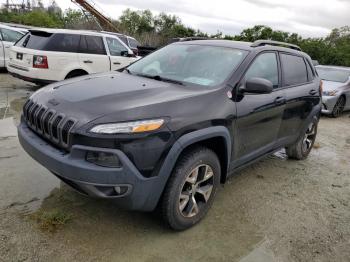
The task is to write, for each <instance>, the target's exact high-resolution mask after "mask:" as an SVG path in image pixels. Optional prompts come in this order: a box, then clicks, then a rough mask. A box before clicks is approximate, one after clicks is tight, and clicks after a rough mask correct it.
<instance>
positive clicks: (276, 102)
mask: <svg viewBox="0 0 350 262" xmlns="http://www.w3.org/2000/svg"><path fill="white" fill-rule="evenodd" d="M284 102H286V99H285V98H284V96H278V97H276V99H275V104H276V105H281V104H283V103H284Z"/></svg>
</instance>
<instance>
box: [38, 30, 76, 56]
mask: <svg viewBox="0 0 350 262" xmlns="http://www.w3.org/2000/svg"><path fill="white" fill-rule="evenodd" d="M79 41H80V35H76V34H54V35H53V36H52V37H51V39H50V41H49V43H48V44H47V46H46V48H45V50H46V51H56V52H71V53H76V52H77V51H78V46H79Z"/></svg>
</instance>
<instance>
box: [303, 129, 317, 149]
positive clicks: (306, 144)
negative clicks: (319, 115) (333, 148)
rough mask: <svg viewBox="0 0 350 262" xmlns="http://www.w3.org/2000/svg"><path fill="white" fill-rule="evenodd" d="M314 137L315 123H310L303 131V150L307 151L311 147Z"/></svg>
mask: <svg viewBox="0 0 350 262" xmlns="http://www.w3.org/2000/svg"><path fill="white" fill-rule="evenodd" d="M315 138H316V125H315V123H310V125H309V126H308V128H307V130H306V132H305V135H304V139H303V144H302V150H303V152H308V151H309V150H310V149H311V147H312V145H313V143H314V140H315Z"/></svg>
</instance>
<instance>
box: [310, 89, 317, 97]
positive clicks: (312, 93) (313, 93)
mask: <svg viewBox="0 0 350 262" xmlns="http://www.w3.org/2000/svg"><path fill="white" fill-rule="evenodd" d="M309 94H310V95H312V96H314V95H316V94H317V91H316V90H315V89H311V90H310V92H309Z"/></svg>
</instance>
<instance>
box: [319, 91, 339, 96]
mask: <svg viewBox="0 0 350 262" xmlns="http://www.w3.org/2000/svg"><path fill="white" fill-rule="evenodd" d="M337 93H338V90H332V91H323V93H322V95H324V96H335V95H336V94H337Z"/></svg>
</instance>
